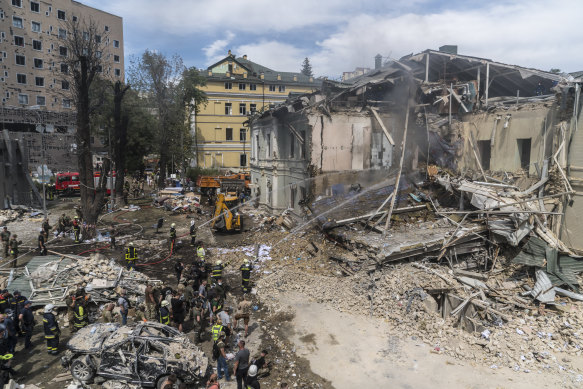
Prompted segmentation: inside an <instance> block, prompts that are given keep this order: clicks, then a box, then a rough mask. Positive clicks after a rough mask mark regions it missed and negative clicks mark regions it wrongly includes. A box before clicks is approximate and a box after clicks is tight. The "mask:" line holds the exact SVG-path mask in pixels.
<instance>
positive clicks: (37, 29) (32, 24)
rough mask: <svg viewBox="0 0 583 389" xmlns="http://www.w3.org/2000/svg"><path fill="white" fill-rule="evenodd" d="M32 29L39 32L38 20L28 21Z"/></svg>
mask: <svg viewBox="0 0 583 389" xmlns="http://www.w3.org/2000/svg"><path fill="white" fill-rule="evenodd" d="M30 24H31V27H32V31H33V32H40V23H39V22H30Z"/></svg>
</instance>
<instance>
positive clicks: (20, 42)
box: [14, 35, 24, 47]
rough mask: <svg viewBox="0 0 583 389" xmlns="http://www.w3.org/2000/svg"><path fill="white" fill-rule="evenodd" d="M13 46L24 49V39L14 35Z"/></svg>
mask: <svg viewBox="0 0 583 389" xmlns="http://www.w3.org/2000/svg"><path fill="white" fill-rule="evenodd" d="M14 44H15V45H16V46H21V47H24V38H23V37H21V36H16V35H14Z"/></svg>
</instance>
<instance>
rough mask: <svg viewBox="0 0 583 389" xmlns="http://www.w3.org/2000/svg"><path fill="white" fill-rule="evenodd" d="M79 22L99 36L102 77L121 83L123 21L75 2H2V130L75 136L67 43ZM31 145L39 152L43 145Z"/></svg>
mask: <svg viewBox="0 0 583 389" xmlns="http://www.w3.org/2000/svg"><path fill="white" fill-rule="evenodd" d="M77 21H78V22H79V23H80V25H81V26H83V25H85V24H87V23H89V21H91V22H93V23H95V24H96V25H97V28H98V32H101V35H97V39H99V42H101V47H102V51H100V55H101V58H102V61H103V64H102V70H101V73H102V76H103V77H104V78H107V79H110V80H112V81H116V80H121V81H123V80H124V45H123V20H122V18H121V17H119V16H116V15H112V14H110V13H107V12H104V11H100V10H98V9H95V8H92V7H89V6H86V5H84V4H81V3H79V2H77V1H72V0H42V1H41V0H38V1H33V0H2V2H0V98H1V105H0V129H2V130H4V129H7V130H9V131H10V132H11V133H22V132H42V133H45V134H53V133H59V134H60V135H59V136H61V138H62V134H67V133H69V134H71V133H73V132H74V130H75V113H74V104H73V101H72V99H71V83H70V80H69V79H68V77H69V73H70V70H71V69H69V67H68V66H67V64H66V63H65V59H66V58H67V57H68V55H69V54H70V53H68V52H67V47H66V44H65V40H66V39H67V37H69V35H70V34H71V31H69V28H70V27H69V25H70V23H71V22H77ZM11 137H12V135H11ZM18 138H22V137H20V136H18ZM28 138H29V139H36V137H28ZM27 146H28V147H29V148H31V149H39V150H40V145H33V144H28V145H27ZM49 152H50V151H49ZM61 154H62V153H61ZM31 158H32V157H31ZM34 158H36V159H38V156H36V157H34ZM30 162H31V165H32V164H33V161H32V159H31V161H30ZM31 167H33V166H31Z"/></svg>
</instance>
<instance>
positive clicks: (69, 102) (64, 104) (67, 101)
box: [63, 99, 71, 108]
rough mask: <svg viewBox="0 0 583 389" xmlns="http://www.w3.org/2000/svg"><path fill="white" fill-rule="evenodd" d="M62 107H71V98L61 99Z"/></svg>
mask: <svg viewBox="0 0 583 389" xmlns="http://www.w3.org/2000/svg"><path fill="white" fill-rule="evenodd" d="M63 108H71V100H69V99H63Z"/></svg>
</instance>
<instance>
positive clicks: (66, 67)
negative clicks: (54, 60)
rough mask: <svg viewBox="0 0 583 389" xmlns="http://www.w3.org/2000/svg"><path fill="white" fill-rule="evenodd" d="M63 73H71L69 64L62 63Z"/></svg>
mask: <svg viewBox="0 0 583 389" xmlns="http://www.w3.org/2000/svg"><path fill="white" fill-rule="evenodd" d="M61 73H64V74H67V73H69V65H67V64H66V63H62V64H61Z"/></svg>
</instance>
